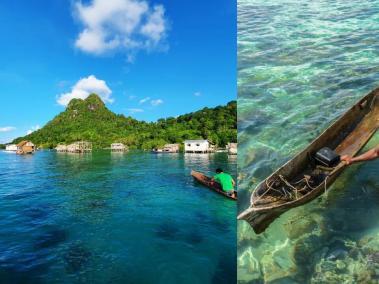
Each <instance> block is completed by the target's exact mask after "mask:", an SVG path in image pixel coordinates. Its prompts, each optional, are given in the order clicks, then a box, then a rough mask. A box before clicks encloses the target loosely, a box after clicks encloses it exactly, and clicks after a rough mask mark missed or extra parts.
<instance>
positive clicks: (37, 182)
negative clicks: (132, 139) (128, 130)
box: [0, 151, 236, 283]
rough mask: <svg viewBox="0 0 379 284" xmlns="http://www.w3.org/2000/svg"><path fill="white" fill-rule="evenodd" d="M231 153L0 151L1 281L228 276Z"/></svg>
mask: <svg viewBox="0 0 379 284" xmlns="http://www.w3.org/2000/svg"><path fill="white" fill-rule="evenodd" d="M216 167H223V168H224V169H225V170H226V171H229V172H231V173H232V175H234V176H235V175H236V161H235V157H228V156H227V155H226V154H224V153H220V154H212V155H183V154H167V155H155V154H150V153H143V152H129V153H125V154H124V153H110V152H106V151H104V152H94V153H92V154H87V155H76V154H63V153H55V152H49V151H41V152H37V153H36V154H35V155H30V156H17V155H15V154H13V153H6V152H0V282H1V283H58V282H59V283H234V281H235V279H236V234H235V232H236V221H235V215H236V203H235V202H233V201H230V200H227V199H225V198H223V197H221V196H219V195H217V194H215V193H213V192H211V191H209V190H208V189H206V188H204V187H202V186H200V185H198V184H197V183H195V182H194V181H193V179H192V178H191V176H190V169H198V170H200V171H203V172H206V173H210V172H211V171H212V170H214V169H215V168H216Z"/></svg>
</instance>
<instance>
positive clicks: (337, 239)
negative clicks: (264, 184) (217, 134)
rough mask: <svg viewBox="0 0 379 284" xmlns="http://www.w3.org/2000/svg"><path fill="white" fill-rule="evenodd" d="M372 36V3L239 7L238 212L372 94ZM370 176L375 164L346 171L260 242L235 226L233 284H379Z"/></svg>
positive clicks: (375, 17) (244, 0) (377, 12)
mask: <svg viewBox="0 0 379 284" xmlns="http://www.w3.org/2000/svg"><path fill="white" fill-rule="evenodd" d="M378 31H379V1H369V0H360V1H340V0H338V1H326V0H322V1H284V0H283V1H282V0H275V1H270V0H268V1H267V0H264V1H263V0H262V1H261V0H254V1H250V0H241V1H238V120H239V121H238V127H239V134H238V139H239V145H238V147H239V149H238V150H239V156H238V173H239V190H240V192H239V206H238V211H239V212H241V211H243V210H244V209H246V208H247V207H248V205H249V198H250V194H251V191H252V190H253V189H254V188H255V186H256V185H257V184H258V183H259V182H260V181H261V180H263V179H264V178H265V177H267V176H268V175H269V174H270V173H271V172H272V171H274V170H275V169H276V168H277V167H279V166H281V165H282V164H283V163H284V162H285V161H287V160H289V159H290V158H291V157H293V156H294V155H295V154H296V153H297V152H298V151H300V150H301V149H303V148H304V147H305V146H306V145H307V144H308V143H309V142H310V141H312V140H313V139H314V138H315V137H317V135H318V134H320V133H321V132H322V131H323V130H324V129H325V128H326V127H327V126H328V125H330V124H331V123H332V122H333V121H334V120H335V119H336V118H337V117H339V116H340V115H341V114H342V113H343V112H344V111H345V110H346V109H347V108H349V107H350V106H351V105H352V104H353V103H354V102H355V101H356V100H357V99H358V98H360V97H362V96H363V95H365V94H366V93H367V92H369V91H370V90H372V89H373V88H375V87H377V86H379V41H378V34H379V33H378ZM378 143H379V137H378V135H376V136H375V137H374V138H373V139H372V141H371V142H370V144H369V145H367V147H366V149H368V148H370V147H372V146H374V145H377V144H378ZM378 172H379V161H374V162H370V163H366V164H361V165H354V166H352V167H351V168H350V169H348V170H346V171H345V173H344V174H343V175H342V176H341V177H340V178H339V179H338V180H337V182H336V183H335V184H334V186H333V187H332V188H331V191H330V192H329V193H328V194H327V195H326V196H323V197H321V198H319V199H317V200H315V201H314V202H312V203H310V204H307V205H306V206H303V207H301V208H296V209H293V210H291V211H290V212H287V213H286V214H284V215H282V217H281V218H280V219H278V220H276V221H275V222H274V223H273V224H272V225H271V226H270V227H269V229H268V230H267V231H266V232H265V233H264V234H261V235H259V236H257V235H256V234H255V233H254V232H253V230H252V229H251V228H250V226H249V225H248V224H247V223H245V222H244V221H240V222H238V252H237V254H238V279H239V281H240V283H263V282H266V283H379V269H378V268H379V218H378V216H379V177H378Z"/></svg>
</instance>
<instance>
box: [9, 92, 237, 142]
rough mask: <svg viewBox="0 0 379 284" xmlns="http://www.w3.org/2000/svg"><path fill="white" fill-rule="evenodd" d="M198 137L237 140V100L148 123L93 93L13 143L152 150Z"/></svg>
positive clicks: (73, 103) (226, 140) (215, 140)
mask: <svg viewBox="0 0 379 284" xmlns="http://www.w3.org/2000/svg"><path fill="white" fill-rule="evenodd" d="M196 138H204V139H209V140H210V141H211V142H213V143H214V144H216V145H218V146H224V145H225V144H226V143H228V142H236V141H237V105H236V102H235V101H232V102H229V103H228V104H227V105H226V106H218V107H215V108H204V109H202V110H199V111H196V112H193V113H189V114H185V115H181V116H178V117H176V118H174V117H169V118H166V119H159V120H158V121H157V122H150V123H147V122H144V121H138V120H136V119H134V118H131V117H125V116H124V115H117V114H115V113H113V112H111V111H110V110H109V109H107V108H106V106H105V105H104V103H103V102H102V101H101V99H100V98H99V97H98V96H97V95H95V94H92V95H90V96H89V97H88V98H87V99H85V100H81V99H73V100H71V102H70V103H69V105H68V106H67V108H66V110H65V111H64V112H62V113H60V114H59V115H57V116H56V117H55V118H54V119H53V120H51V121H50V122H48V123H47V124H46V125H45V126H44V127H43V128H41V129H40V130H37V131H35V132H33V133H32V134H29V135H27V136H25V137H19V138H17V139H15V140H14V141H13V142H12V143H17V142H19V141H21V140H30V141H32V142H33V143H35V144H36V145H38V146H40V147H43V148H53V147H55V146H56V145H57V144H59V143H71V142H74V141H78V140H87V141H91V142H92V143H93V146H94V148H104V147H109V146H110V144H111V143H113V142H121V143H124V144H127V145H128V146H129V147H131V148H138V149H151V148H153V147H159V146H162V145H163V144H165V143H176V142H177V143H180V142H183V140H185V139H196Z"/></svg>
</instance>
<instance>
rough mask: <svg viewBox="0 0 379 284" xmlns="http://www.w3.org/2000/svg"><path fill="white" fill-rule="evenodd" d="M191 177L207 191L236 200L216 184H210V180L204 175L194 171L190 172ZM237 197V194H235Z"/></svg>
mask: <svg viewBox="0 0 379 284" xmlns="http://www.w3.org/2000/svg"><path fill="white" fill-rule="evenodd" d="M191 176H193V178H194V179H195V180H196V181H198V182H199V183H201V184H202V185H205V186H206V187H208V188H209V189H211V190H213V191H214V192H217V193H218V194H221V195H223V196H225V197H226V198H229V199H232V200H237V198H236V197H231V196H229V195H228V194H227V193H226V192H225V191H223V190H222V188H221V185H220V184H219V183H218V182H212V178H210V177H207V176H206V175H204V174H202V173H200V172H196V171H194V170H192V171H191ZM236 195H237V192H236Z"/></svg>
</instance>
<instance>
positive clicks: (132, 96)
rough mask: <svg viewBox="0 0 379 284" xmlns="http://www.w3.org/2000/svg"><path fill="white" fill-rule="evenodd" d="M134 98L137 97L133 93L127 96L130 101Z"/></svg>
mask: <svg viewBox="0 0 379 284" xmlns="http://www.w3.org/2000/svg"><path fill="white" fill-rule="evenodd" d="M135 98H137V96H134V95H130V96H129V100H131V101H132V100H134V99H135Z"/></svg>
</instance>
